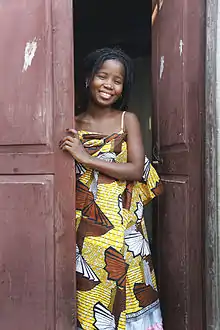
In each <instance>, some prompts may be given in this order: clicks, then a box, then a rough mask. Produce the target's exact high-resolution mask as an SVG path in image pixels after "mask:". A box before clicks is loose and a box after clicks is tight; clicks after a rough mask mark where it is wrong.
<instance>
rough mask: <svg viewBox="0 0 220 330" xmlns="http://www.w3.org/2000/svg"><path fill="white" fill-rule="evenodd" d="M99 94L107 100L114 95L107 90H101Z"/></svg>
mask: <svg viewBox="0 0 220 330" xmlns="http://www.w3.org/2000/svg"><path fill="white" fill-rule="evenodd" d="M99 94H100V96H101V97H102V98H103V99H105V100H109V99H110V98H111V97H112V94H110V93H107V92H99Z"/></svg>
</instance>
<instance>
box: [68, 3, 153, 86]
mask: <svg viewBox="0 0 220 330" xmlns="http://www.w3.org/2000/svg"><path fill="white" fill-rule="evenodd" d="M151 8H152V4H151V1H144V0H138V1H136V3H135V2H134V1H130V0H128V1H125V0H111V1H109V2H107V1H103V0H102V1H101V0H75V2H74V40H75V77H76V89H77V86H78V82H79V80H80V72H81V65H82V60H83V58H84V56H85V55H87V54H88V53H89V52H90V51H92V50H95V49H97V48H100V47H104V46H119V47H120V48H122V49H123V50H124V51H125V52H126V53H127V54H128V55H130V56H131V57H132V58H137V57H140V56H148V55H149V54H150V53H151Z"/></svg>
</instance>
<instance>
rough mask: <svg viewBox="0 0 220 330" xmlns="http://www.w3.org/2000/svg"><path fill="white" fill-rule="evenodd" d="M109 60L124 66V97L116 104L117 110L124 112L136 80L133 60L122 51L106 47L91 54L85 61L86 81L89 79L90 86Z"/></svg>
mask: <svg viewBox="0 0 220 330" xmlns="http://www.w3.org/2000/svg"><path fill="white" fill-rule="evenodd" d="M107 60H117V61H119V62H120V63H121V64H122V65H123V66H124V71H125V76H124V83H123V91H122V96H121V97H120V99H118V100H117V101H116V102H115V104H114V107H115V108H116V109H121V110H124V109H126V108H127V105H128V100H129V96H130V90H131V87H132V83H133V78H134V77H133V76H134V72H133V71H134V70H133V62H132V60H131V59H130V57H129V56H128V55H126V54H125V53H124V52H123V51H122V50H121V49H119V48H107V47H106V48H101V49H98V50H96V51H94V52H92V53H90V54H89V55H88V56H87V57H86V58H85V59H84V69H85V79H87V81H88V85H89V83H90V82H91V80H92V79H93V78H94V75H95V74H96V73H97V71H98V70H99V69H100V68H101V67H102V65H103V63H104V62H105V61H107Z"/></svg>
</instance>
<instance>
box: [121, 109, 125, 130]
mask: <svg viewBox="0 0 220 330" xmlns="http://www.w3.org/2000/svg"><path fill="white" fill-rule="evenodd" d="M125 113H126V111H123V112H122V115H121V130H122V131H124V121H125Z"/></svg>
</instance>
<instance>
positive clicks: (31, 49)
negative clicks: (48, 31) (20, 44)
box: [22, 38, 37, 72]
mask: <svg viewBox="0 0 220 330" xmlns="http://www.w3.org/2000/svg"><path fill="white" fill-rule="evenodd" d="M36 50H37V38H34V39H33V41H29V42H27V43H26V47H25V50H24V66H23V70H22V72H25V71H27V69H28V67H29V66H31V63H32V61H33V58H34V56H35V53H36Z"/></svg>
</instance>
